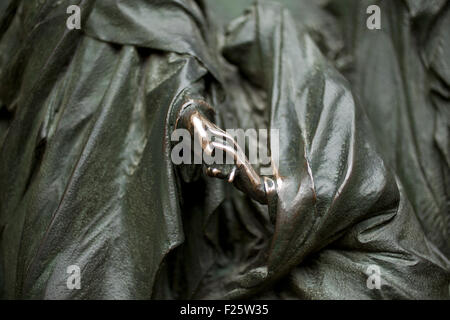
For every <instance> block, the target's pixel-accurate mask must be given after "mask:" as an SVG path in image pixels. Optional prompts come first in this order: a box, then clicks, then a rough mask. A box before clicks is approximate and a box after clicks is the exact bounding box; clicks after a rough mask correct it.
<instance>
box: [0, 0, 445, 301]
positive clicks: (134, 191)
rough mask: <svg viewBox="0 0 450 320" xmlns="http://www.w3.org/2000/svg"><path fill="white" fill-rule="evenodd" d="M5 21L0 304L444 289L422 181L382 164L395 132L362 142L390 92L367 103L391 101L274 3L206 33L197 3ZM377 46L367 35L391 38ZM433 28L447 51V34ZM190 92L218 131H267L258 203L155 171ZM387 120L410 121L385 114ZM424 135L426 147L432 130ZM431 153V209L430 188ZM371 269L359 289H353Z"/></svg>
mask: <svg viewBox="0 0 450 320" xmlns="http://www.w3.org/2000/svg"><path fill="white" fill-rule="evenodd" d="M406 3H408V4H417V5H420V4H421V2H420V1H417V2H412V1H406ZM69 4H78V5H79V6H80V8H81V12H82V28H81V30H68V29H67V27H66V19H67V17H68V15H67V13H66V8H67V6H68V5H69ZM393 7H394V9H389V10H392V11H390V14H391V15H392V17H395V16H397V15H400V16H402V17H404V18H405V19H408V18H409V15H408V14H407V13H405V12H408V11H406V10H407V8H408V7H407V6H406V4H403V2H402V4H401V5H400V4H398V5H397V4H396V5H394V6H393ZM403 10H405V11H403ZM5 12H6V14H5V15H4V18H3V20H2V21H1V25H0V31H1V32H2V33H1V35H0V36H1V39H0V48H1V60H0V73H1V79H2V80H1V81H2V82H1V85H0V103H1V107H0V108H1V110H3V111H2V114H1V115H2V128H5V129H2V131H0V148H1V149H0V150H1V153H0V230H1V240H0V265H1V270H0V279H1V280H0V284H1V290H2V295H3V297H4V298H25V299H30V298H31V299H40V298H45V299H151V298H164V299H174V298H200V299H204V298H302V299H304V298H308V299H342V298H345V299H352V298H354V299H367V298H368V299H379V298H413V299H414V298H424V299H427V298H438V299H448V298H449V279H450V263H449V260H448V256H447V257H446V255H445V254H444V253H445V252H446V253H448V251H445V250H446V249H445V248H447V249H448V233H447V234H445V231H444V234H443V235H442V234H441V235H436V237H435V240H436V241H433V242H432V241H430V240H429V238H430V236H429V234H428V231H429V230H430V226H431V225H432V224H424V223H423V221H424V219H425V220H426V219H427V217H432V218H430V219H431V220H433V221H436V220H439V219H441V220H439V221H442V223H443V224H444V226H443V227H442V229H439V230H447V231H448V225H447V228H446V226H445V224H447V223H448V212H445V210H442V209H441V211H439V210H438V209H436V210H434V211H433V210H432V209H433V208H430V209H429V210H430V212H423V211H420V210H423V208H424V205H423V202H422V201H421V200H420V197H428V196H426V195H423V194H415V193H417V192H414V190H420V189H412V188H411V183H414V181H413V180H408V179H407V177H408V176H418V175H419V176H421V177H422V176H423V175H422V173H419V172H417V171H415V170H414V167H409V166H402V164H401V163H399V161H400V160H398V161H397V164H398V165H393V162H395V161H394V160H392V159H393V157H394V156H393V155H394V154H399V153H400V154H406V155H410V150H409V149H408V148H407V146H409V144H408V143H405V144H402V143H399V144H398V149H395V148H392V147H391V145H389V144H388V143H387V142H386V144H385V145H380V141H381V142H383V141H384V140H383V135H382V133H380V132H377V130H378V131H380V130H383V126H382V121H384V120H383V119H386V122H388V124H389V128H390V130H391V128H392V126H394V127H396V128H398V130H407V129H406V128H404V126H403V124H402V125H399V126H395V125H394V124H392V123H391V122H390V121H393V120H392V118H391V117H386V116H385V117H382V116H380V115H379V113H377V112H380V113H381V112H382V111H386V110H390V109H389V108H397V107H398V106H399V104H398V103H397V101H395V100H387V101H384V100H382V101H381V102H380V103H375V102H373V103H370V97H372V94H373V95H374V98H375V99H382V98H380V95H379V94H383V93H384V92H387V93H389V94H390V95H389V97H395V96H396V93H397V92H396V91H395V92H394V91H393V92H389V91H384V90H382V89H383V87H380V82H379V79H377V78H376V77H377V74H373V73H372V74H371V73H369V72H366V71H365V70H364V68H363V66H364V61H362V60H357V59H356V60H357V61H356V62H354V61H353V63H355V66H357V68H355V70H352V71H353V72H354V73H351V72H350V71H349V72H348V77H349V78H350V79H351V80H350V82H349V81H348V80H346V78H345V77H344V76H342V75H341V74H340V73H339V72H338V71H337V70H336V65H337V64H338V63H337V62H339V59H336V61H333V59H332V58H330V55H326V54H327V53H329V52H325V51H326V48H325V49H324V48H322V52H321V50H319V47H318V45H317V44H321V43H320V40H313V39H314V37H313V36H312V32H311V29H310V28H309V27H308V25H306V24H303V23H302V21H295V20H294V19H293V18H292V16H291V15H290V13H289V12H288V11H287V10H285V9H283V8H282V7H281V6H279V5H277V4H269V3H263V2H261V3H260V2H258V3H257V4H255V5H254V6H253V7H251V8H250V10H248V11H246V12H245V13H244V15H243V16H242V17H240V18H238V19H236V20H234V21H233V22H232V23H231V24H230V26H229V27H228V29H227V31H226V32H222V30H220V28H219V29H216V28H215V26H214V24H213V21H214V20H213V19H210V18H209V14H208V11H207V9H206V8H205V6H204V4H203V2H201V1H184V0H167V1H151V0H136V1H125V0H123V1H120V0H119V1H113V0H97V1H92V0H84V1H61V2H59V3H57V4H55V3H53V2H52V1H47V2H45V1H44V2H42V1H41V2H38V1H17V2H12V1H11V4H10V6H9V7H8V8H7V9H6V11H5ZM336 12H339V10H337V11H336ZM426 12H429V11H426ZM448 13H449V10H448V5H444V6H441V7H439V8H437V12H432V13H431V14H430V15H428V16H427V17H429V18H430V19H431V18H433V17H434V18H436V19H438V20H437V21H441V22H439V23H442V24H445V25H448V23H447V22H442V20H443V19H447V17H448ZM433 15H434V16H433ZM447 20H448V19H447ZM447 20H445V21H447ZM342 21H343V22H342V23H345V22H346V20H345V18H342ZM446 23H447V24H446ZM436 28H437V27H436ZM405 32H406V31H405ZM315 35H316V36H317V34H315ZM379 37H380V38H379V39H378V38H377V39H378V40H379V41H380V42H381V44H380V46H382V45H384V42H383V39H385V38H384V37H387V38H388V39H391V38H389V37H390V35H389V34H385V33H383V35H382V36H379ZM439 39H440V40H439V41H444V43H445V45H444V46H443V48H444V49H446V48H448V43H449V42H448V36H444V35H443V36H442V37H441V38H439ZM322 40H323V39H322ZM324 41H325V40H324ZM392 41H393V40H392ZM436 41H437V40H436ZM375 43H376V41H375ZM334 47H335V46H333V43H331V44H330V46H329V48H331V49H332V48H334ZM361 50H362V49H361ZM367 50H368V51H369V49H367ZM392 50H393V51H394V52H398V51H396V50H400V49H392ZM438 52H440V51H439V50H438ZM436 55H437V53H436ZM436 55H434V56H433V57H435V60H432V62H431V63H430V65H433V66H434V69H433V70H440V69H439V68H438V67H437V66H438V65H439V63H448V62H447V61H448V60H445V59H444V62H443V61H442V60H439V58H436ZM357 57H358V58H359V59H362V58H363V56H361V55H359V56H357ZM374 59H375V60H374ZM379 59H382V58H379ZM367 61H372V62H373V63H376V62H377V61H378V60H376V58H374V57H373V56H371V55H368V60H367ZM411 63H419V62H418V61H414V62H411ZM433 63H434V64H433ZM446 65H447V64H446ZM385 68H388V67H386V66H385ZM399 68H400V67H399ZM402 70H403V69H402V68H400V70H395V69H394V70H393V72H394V71H396V72H398V73H401V72H400V71H402ZM343 71H344V72H346V70H343ZM436 72H439V71H436ZM441 72H442V74H441V73H440V79H441V82H440V83H439V90H441V91H442V92H443V94H440V95H439V98H438V102H437V105H438V106H440V107H439V108H440V109H439V110H444V111H440V112H443V113H445V112H447V111H448V110H447V109H448V97H449V96H448V92H449V91H448V88H449V87H448V84H449V82H448V78H447V74H446V73H445V72H446V71H441ZM358 75H359V76H360V77H361V78H362V79H363V80H364V82H360V81H359V79H360V78H358V77H357V76H358ZM401 76H404V74H403V73H402V74H401V75H398V77H401ZM355 77H356V78H355ZM442 78H443V79H442ZM355 79H356V80H355ZM395 79H397V78H395ZM398 81H400V80H398ZM402 81H404V82H405V83H409V82H408V81H409V79H404V78H402ZM423 81H425V80H423ZM371 83H374V84H377V85H374V86H371V85H370V84H371ZM411 83H412V80H411ZM436 86H437V84H436ZM376 89H378V90H376ZM388 89H389V88H388ZM371 90H372V91H371ZM411 90H413V89H411ZM402 97H403V98H399V99H410V100H409V102H408V104H407V106H409V108H410V109H411V110H412V109H414V110H415V108H418V107H417V106H416V105H415V103H416V101H417V100H415V99H411V98H405V97H404V96H402ZM192 98H194V99H199V100H203V101H206V102H208V103H209V104H210V105H211V106H213V108H214V109H215V119H214V120H215V122H216V124H217V125H218V126H220V127H222V128H224V129H227V128H244V129H246V128H255V129H259V128H268V129H278V130H279V136H280V140H279V155H280V159H279V163H278V165H277V167H274V168H273V175H272V179H273V180H274V181H275V183H276V190H275V192H274V193H271V194H270V195H269V199H268V202H269V203H268V205H267V206H265V205H261V204H259V203H257V202H255V201H253V200H251V199H250V198H249V197H248V196H246V195H245V194H244V193H242V192H240V191H238V190H236V189H235V188H233V186H232V185H229V184H227V183H226V182H225V181H222V180H218V179H212V178H210V177H206V176H205V175H204V174H203V173H202V170H201V165H191V166H189V165H187V166H175V165H174V164H173V163H172V161H171V157H170V152H171V148H172V147H173V143H172V141H171V139H170V137H171V133H172V131H173V129H174V124H175V121H176V118H177V115H178V112H179V110H180V108H181V106H182V105H183V104H184V103H185V102H186V101H187V100H188V99H192ZM402 101H403V100H402ZM417 103H418V102H417ZM378 106H379V108H384V109H376V108H377V107H378ZM400 106H402V105H401V104H400ZM369 107H370V108H371V109H370V111H368V110H367V108H369ZM399 108H400V107H399ZM377 110H380V111H377ZM445 110H447V111H445ZM368 115H369V117H368ZM397 116H398V119H399V121H401V120H402V119H403V120H405V119H410V118H409V117H410V113H408V111H407V110H403V109H401V108H400V109H399V111H398V114H397ZM438 120H439V121H440V122H443V124H442V123H440V124H439V126H444V128H445V125H446V124H447V125H448V121H446V120H445V119H438ZM447 120H448V119H447ZM405 121H407V120H405ZM374 128H375V130H374ZM439 128H441V127H439ZM442 130H444V129H441V131H442ZM441 131H439V132H441ZM389 132H391V131H389ZM401 132H404V131H401ZM391 133H392V132H391ZM398 136H399V137H401V136H402V135H401V134H400V135H398ZM405 136H408V135H407V133H405ZM437 137H438V139H437V140H438V141H440V142H441V144H440V146H441V147H442V148H443V149H445V148H444V147H445V141H448V140H445V139H447V138H446V137H447V136H446V135H445V134H444V133H439V135H437ZM425 140H426V139H425ZM427 143H429V144H431V142H430V141H428V142H427ZM442 143H444V145H442ZM424 145H425V143H424ZM402 146H405V148H401V147H402ZM430 148H431V147H430ZM442 148H441V149H442ZM442 152H443V153H444V154H446V153H445V152H447V151H446V150H443V151H442ZM394 158H395V157H394ZM395 159H405V157H402V156H397V157H396V158H395ZM436 161H437V160H436ZM439 161H441V160H439ZM439 161H438V162H437V163H439V164H442V163H444V165H443V166H442V168H443V169H442V172H443V173H442V177H444V178H442V177H441V178H442V179H443V180H444V182H442V181H441V182H442V183H443V185H444V186H445V187H442V188H443V189H442V188H441V187H439V188H440V189H439V188H438V191H436V192H434V191H433V188H430V189H429V190H430V192H431V193H430V197H435V199H437V200H436V201H435V203H436V204H437V206H436V208H438V207H439V205H441V206H442V205H443V206H444V207H445V200H442V199H445V197H446V196H448V194H445V192H444V193H443V194H442V190H448V181H449V180H448V176H449V175H448V174H449V172H448V162H447V163H445V162H439ZM400 162H401V161H400ZM408 163H411V162H408ZM257 167H258V165H255V168H257ZM408 168H410V169H408ZM408 170H409V171H408ZM425 176H426V174H425ZM429 179H431V180H427V181H428V182H430V181H431V182H434V181H438V180H433V179H437V178H433V176H431V177H430V178H429ZM425 180H426V179H425ZM405 182H406V183H405ZM422 182H423V181H422ZM422 182H421V183H422ZM423 183H425V185H426V182H423ZM436 183H438V182H436ZM427 190H428V189H427ZM439 190H440V191H439ZM447 192H448V191H447ZM426 199H429V198H426ZM447 203H448V201H447ZM444 207H442V208H444ZM446 214H447V215H446ZM438 215H439V216H441V217H442V218H439V219H438V218H434V217H437V216H438ZM427 228H428V229H427ZM438 246H439V248H438ZM71 265H77V266H79V267H80V269H81V289H79V290H70V289H68V287H67V283H66V282H67V277H68V274H67V268H68V267H69V266H71ZM374 267H375V269H376V270H379V276H380V281H381V287H380V288H379V289H377V288H373V287H372V286H370V285H368V279H369V277H370V276H372V275H373V274H372V273H371V271H370V270H374ZM369 280H370V279H369Z"/></svg>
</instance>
